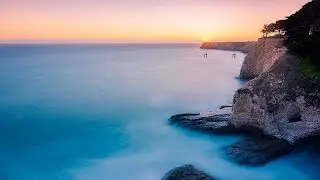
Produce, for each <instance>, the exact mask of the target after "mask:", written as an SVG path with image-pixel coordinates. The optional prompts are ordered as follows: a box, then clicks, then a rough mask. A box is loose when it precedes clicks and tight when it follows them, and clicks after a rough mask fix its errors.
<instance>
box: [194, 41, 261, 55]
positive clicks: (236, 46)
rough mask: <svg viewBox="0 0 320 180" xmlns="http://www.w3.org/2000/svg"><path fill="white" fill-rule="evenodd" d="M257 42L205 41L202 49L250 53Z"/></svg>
mask: <svg viewBox="0 0 320 180" xmlns="http://www.w3.org/2000/svg"><path fill="white" fill-rule="evenodd" d="M255 43H256V42H251V41H248V42H205V43H203V44H202V45H201V47H200V48H201V49H217V50H226V51H240V52H243V53H248V52H250V51H251V49H252V48H253V47H254V45H255Z"/></svg>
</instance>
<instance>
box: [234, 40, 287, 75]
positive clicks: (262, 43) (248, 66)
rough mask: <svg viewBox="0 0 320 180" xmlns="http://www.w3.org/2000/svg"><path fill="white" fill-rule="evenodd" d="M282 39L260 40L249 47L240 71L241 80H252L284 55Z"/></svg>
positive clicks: (284, 49)
mask: <svg viewBox="0 0 320 180" xmlns="http://www.w3.org/2000/svg"><path fill="white" fill-rule="evenodd" d="M282 43H283V38H260V39H259V40H258V42H257V43H255V44H254V45H253V46H251V47H250V50H249V52H248V55H247V56H246V58H245V60H244V62H243V65H242V68H241V71H240V78H241V79H253V78H255V77H257V76H259V75H260V74H261V73H263V72H266V71H267V70H268V69H270V67H271V66H272V65H273V64H274V63H275V62H276V61H277V60H278V59H279V58H280V57H282V56H283V55H284V54H285V53H286V48H285V47H284V46H283V45H282Z"/></svg>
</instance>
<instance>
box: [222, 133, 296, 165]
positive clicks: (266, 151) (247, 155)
mask: <svg viewBox="0 0 320 180" xmlns="http://www.w3.org/2000/svg"><path fill="white" fill-rule="evenodd" d="M225 150H226V154H227V155H228V156H229V157H230V158H231V159H232V160H233V161H235V162H236V163H239V164H243V165H249V166H261V165H264V164H266V163H268V162H269V161H271V160H274V159H276V158H278V157H280V156H283V155H285V154H288V153H290V152H292V151H293V146H292V145H290V144H289V143H287V142H286V141H284V140H280V139H275V138H267V137H252V138H246V139H244V140H242V141H240V142H237V143H235V144H232V145H230V146H228V147H226V148H225Z"/></svg>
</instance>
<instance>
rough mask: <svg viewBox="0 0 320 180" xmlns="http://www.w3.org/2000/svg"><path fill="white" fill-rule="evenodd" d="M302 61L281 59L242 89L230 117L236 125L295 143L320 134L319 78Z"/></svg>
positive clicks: (295, 58)
mask: <svg viewBox="0 0 320 180" xmlns="http://www.w3.org/2000/svg"><path fill="white" fill-rule="evenodd" d="M300 62H301V60H300V59H299V58H298V57H295V56H292V55H289V54H287V55H285V56H283V57H282V58H281V59H279V60H278V61H277V62H276V63H275V64H274V65H273V66H272V67H271V69H270V70H268V71H267V72H265V73H263V74H261V75H260V76H259V77H257V78H255V79H253V80H251V81H250V82H248V83H247V84H246V85H245V86H244V87H243V88H241V89H239V90H238V91H237V92H236V93H235V95H234V100H233V112H232V116H231V118H230V122H231V124H232V125H233V126H234V127H235V128H242V127H249V128H257V129H260V130H262V131H263V133H264V134H266V135H270V136H274V137H277V138H279V139H284V140H286V141H288V142H290V143H292V144H294V143H295V142H296V141H298V140H299V139H303V138H307V137H309V136H314V135H319V134H320V79H319V78H311V77H307V76H305V75H303V73H302V70H301V63H300Z"/></svg>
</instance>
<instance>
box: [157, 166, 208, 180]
mask: <svg viewBox="0 0 320 180" xmlns="http://www.w3.org/2000/svg"><path fill="white" fill-rule="evenodd" d="M161 180H214V178H213V177H211V176H209V175H208V174H206V173H205V172H203V171H199V170H197V169H196V168H195V167H193V166H192V165H185V166H182V167H177V168H174V169H172V170H171V171H169V172H168V173H167V174H166V175H165V176H164V177H163V178H162V179H161Z"/></svg>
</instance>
